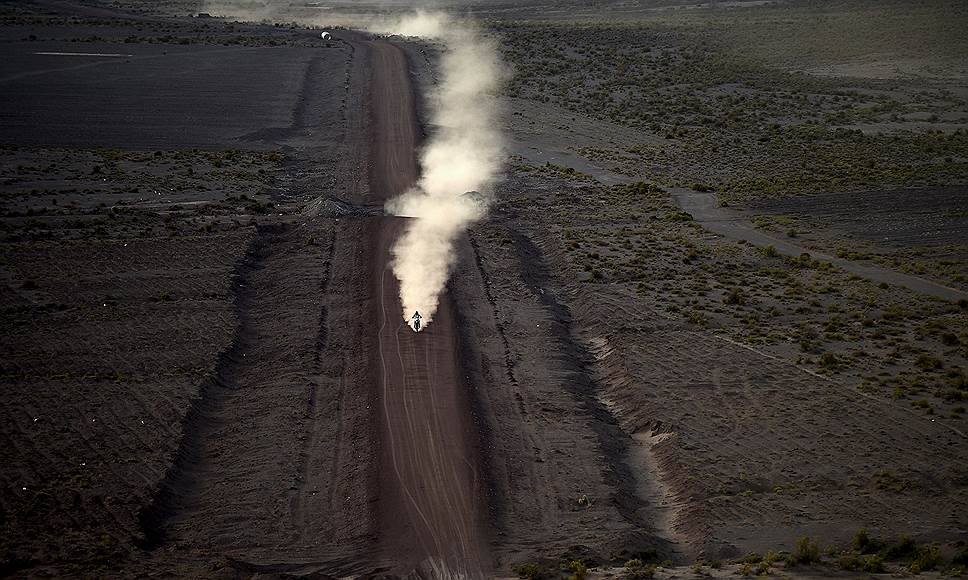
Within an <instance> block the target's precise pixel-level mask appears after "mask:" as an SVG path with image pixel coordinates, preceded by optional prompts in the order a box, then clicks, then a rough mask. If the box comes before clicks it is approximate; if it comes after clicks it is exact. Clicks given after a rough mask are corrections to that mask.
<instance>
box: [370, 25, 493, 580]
mask: <svg viewBox="0 0 968 580" xmlns="http://www.w3.org/2000/svg"><path fill="white" fill-rule="evenodd" d="M371 48H372V54H373V88H372V91H373V93H372V94H373V102H372V112H373V124H374V125H373V132H374V136H375V142H374V147H373V152H372V158H371V176H370V196H371V199H370V201H373V202H376V201H381V202H382V201H383V200H385V199H389V198H391V197H393V196H395V195H398V194H400V193H403V192H404V191H406V189H407V188H409V187H410V186H412V185H413V183H414V182H415V181H416V178H417V164H416V145H417V143H418V142H419V138H420V137H419V130H418V127H417V122H416V117H415V112H414V100H413V92H412V89H411V86H410V80H409V72H408V67H407V61H406V57H405V56H404V54H403V52H402V51H400V50H399V49H398V48H396V47H394V46H392V45H389V44H386V43H380V42H376V43H373V44H372V46H371ZM406 225H407V224H406V223H405V222H404V221H403V220H400V219H396V218H389V217H388V218H383V219H381V220H380V226H379V231H378V234H377V237H376V239H375V240H374V241H373V243H374V244H375V245H374V248H373V254H372V256H373V259H372V261H371V264H372V270H371V273H372V277H373V283H374V291H375V297H376V300H377V304H378V308H379V309H380V311H379V314H378V317H379V320H380V323H379V324H380V327H379V340H378V344H379V351H380V352H379V359H378V361H377V364H379V370H378V374H377V376H378V379H379V383H380V385H379V387H380V388H379V399H380V406H381V408H380V409H378V411H377V412H378V413H382V417H383V424H382V441H383V451H382V455H381V460H380V461H381V468H380V477H381V482H380V490H381V498H380V520H381V526H380V527H381V533H382V534H383V545H384V547H385V549H386V551H387V557H388V559H390V560H391V561H394V562H396V563H397V566H398V567H399V570H398V571H399V572H401V573H404V574H405V573H407V572H409V571H412V570H414V569H421V570H423V571H424V572H425V573H427V574H430V575H432V576H434V577H442V578H446V577H452V576H456V575H460V576H461V577H467V578H477V577H484V576H485V573H486V572H487V571H488V568H489V557H488V556H487V541H486V519H485V516H484V514H485V512H484V509H483V503H484V502H483V493H482V489H483V487H482V481H481V474H480V472H479V469H478V465H479V461H478V449H477V444H478V443H477V442H478V434H477V432H476V427H475V424H474V422H473V420H472V416H471V405H470V402H469V399H468V391H467V387H466V385H465V384H464V382H463V380H462V374H461V371H460V361H459V355H458V352H459V349H458V347H459V344H458V333H457V328H456V324H455V321H454V311H453V304H452V302H451V299H450V297H449V296H447V295H445V296H444V297H443V299H442V302H441V304H440V308H439V310H438V311H437V315H436V316H435V320H434V324H433V325H432V326H430V327H428V328H427V329H426V330H425V331H423V332H421V333H415V332H413V331H412V330H411V329H410V327H409V326H407V324H406V323H405V322H404V320H403V318H402V316H401V305H400V299H399V287H398V282H397V279H396V278H395V276H394V275H393V271H392V269H391V254H390V250H391V248H392V245H393V242H394V241H395V240H396V239H397V237H398V236H399V234H400V233H401V232H402V231H403V228H404V227H406Z"/></svg>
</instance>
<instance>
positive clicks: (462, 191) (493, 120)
mask: <svg viewBox="0 0 968 580" xmlns="http://www.w3.org/2000/svg"><path fill="white" fill-rule="evenodd" d="M201 8H202V10H203V11H208V12H209V13H211V14H213V15H219V16H227V17H231V18H239V19H245V20H255V21H258V20H274V21H290V22H301V23H303V24H308V25H320V24H323V22H321V20H322V18H325V19H326V23H327V24H330V25H334V24H339V25H344V26H351V27H355V28H363V29H366V30H368V31H370V32H373V33H377V34H394V35H400V36H408V37H419V38H422V39H426V40H429V41H434V42H439V43H440V44H441V45H442V46H443V51H442V55H441V62H440V75H439V79H440V80H439V84H438V86H437V87H436V88H435V89H434V92H433V94H432V95H429V97H430V98H429V102H430V103H431V110H432V113H431V119H430V124H431V125H432V126H433V127H434V131H433V133H432V134H431V136H430V138H429V140H428V141H427V143H426V144H425V146H424V148H423V150H422V151H421V154H420V165H421V177H420V180H419V181H418V183H417V184H416V185H415V186H414V187H413V188H412V189H411V190H410V191H408V192H406V193H405V194H403V195H402V196H400V197H398V198H396V199H394V200H391V201H390V202H389V203H388V204H387V206H386V209H387V211H388V213H391V214H393V215H397V216H405V217H409V218H412V219H411V220H408V223H407V226H406V228H405V230H404V233H403V235H402V236H401V237H400V239H399V240H398V241H397V242H396V243H395V245H394V246H393V249H392V252H393V264H392V265H393V272H394V274H395V275H396V277H397V279H398V280H399V281H400V300H401V302H402V304H403V318H404V320H405V321H407V322H408V323H409V324H411V326H413V323H412V320H411V317H413V314H414V313H415V312H419V313H420V315H421V317H422V318H423V326H422V327H421V329H422V328H425V327H426V325H427V324H428V323H430V322H431V321H432V320H433V317H434V314H435V313H436V311H437V305H438V302H439V299H440V295H441V293H442V292H443V291H444V286H445V285H446V284H447V280H448V278H449V277H450V274H451V270H452V268H453V265H454V261H455V257H456V255H455V243H456V240H457V238H458V236H459V235H460V234H461V232H463V231H464V230H465V229H466V228H467V227H468V226H469V225H470V224H471V223H473V222H474V221H476V220H479V219H481V218H482V217H483V216H484V215H485V213H486V211H487V206H488V202H489V198H490V196H489V192H490V189H491V186H492V184H493V182H494V180H495V179H496V178H497V176H498V175H499V174H500V170H501V164H502V160H503V157H504V156H503V154H502V140H501V134H500V131H499V129H498V124H499V123H498V121H499V118H498V117H499V112H500V110H499V101H498V99H497V96H496V94H497V92H498V89H499V88H500V86H501V84H502V83H503V82H504V80H505V78H506V76H507V69H506V67H505V66H504V65H503V64H502V62H501V60H500V57H499V54H500V53H499V51H498V50H497V48H498V47H497V46H496V44H495V42H494V41H493V40H492V39H490V38H488V37H486V36H485V35H484V34H482V32H481V30H480V29H479V28H478V27H477V26H476V25H475V23H474V22H472V21H470V20H466V19H458V18H455V17H453V16H451V15H449V14H446V13H443V12H437V11H434V12H431V11H425V10H416V11H415V12H413V13H411V14H409V15H405V16H398V17H389V16H379V15H375V14H370V15H365V14H353V15H349V14H340V12H339V11H332V12H329V11H328V12H327V14H326V15H325V16H320V15H315V16H307V15H306V14H304V13H300V12H299V11H297V10H294V9H293V7H292V6H285V7H282V6H280V7H277V6H276V5H273V4H271V3H268V2H258V1H240V0H204V1H203V2H202V4H201ZM415 330H416V329H415Z"/></svg>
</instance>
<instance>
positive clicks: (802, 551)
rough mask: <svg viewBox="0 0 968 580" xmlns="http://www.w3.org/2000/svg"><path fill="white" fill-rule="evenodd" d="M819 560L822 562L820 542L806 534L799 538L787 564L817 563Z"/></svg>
mask: <svg viewBox="0 0 968 580" xmlns="http://www.w3.org/2000/svg"><path fill="white" fill-rule="evenodd" d="M818 562H820V544H818V543H817V542H816V541H815V540H811V539H810V536H804V537H802V538H800V539H799V540H797V545H796V548H794V550H793V553H792V554H790V556H789V557H788V558H787V564H789V565H790V566H798V565H800V564H816V563H818Z"/></svg>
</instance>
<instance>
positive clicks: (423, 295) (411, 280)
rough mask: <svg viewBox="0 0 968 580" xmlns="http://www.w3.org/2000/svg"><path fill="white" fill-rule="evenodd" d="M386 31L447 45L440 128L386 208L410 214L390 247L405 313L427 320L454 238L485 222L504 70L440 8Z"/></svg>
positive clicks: (491, 50)
mask: <svg viewBox="0 0 968 580" xmlns="http://www.w3.org/2000/svg"><path fill="white" fill-rule="evenodd" d="M387 31H388V32H393V33H396V34H401V35H405V36H419V37H422V38H428V39H433V40H438V41H440V42H442V43H443V46H444V51H443V54H442V56H441V63H440V67H441V71H440V85H439V86H438V87H437V89H436V92H435V94H434V95H433V96H432V110H433V113H432V119H431V125H433V126H434V127H435V132H434V133H433V134H432V135H431V137H430V139H429V141H428V143H427V144H426V145H425V146H424V148H423V151H422V152H421V155H420V165H421V177H420V180H419V181H418V183H417V184H416V186H415V187H414V188H413V189H411V190H410V191H408V192H406V193H405V194H403V195H402V196H400V197H398V198H396V199H394V200H391V201H390V202H389V203H388V204H387V210H388V211H389V212H390V213H392V214H394V215H398V216H406V217H411V218H413V219H412V220H410V222H409V223H408V225H407V227H406V230H405V231H404V233H403V235H402V236H401V237H400V239H399V240H398V241H397V243H396V244H395V245H394V247H393V272H394V274H395V275H396V276H397V278H398V279H399V280H400V300H401V302H402V304H403V318H404V320H406V321H408V322H409V321H410V318H411V316H413V313H414V312H420V314H421V315H422V316H423V321H424V325H426V324H427V323H429V322H430V321H431V320H433V316H434V313H435V312H436V311H437V303H438V300H439V297H440V294H441V292H443V290H444V286H445V285H446V283H447V279H448V277H449V276H450V271H451V268H452V267H453V265H454V260H455V247H454V246H455V241H456V239H457V237H458V235H459V234H460V233H461V232H463V231H464V230H465V229H466V228H467V226H468V225H470V224H471V223H473V222H474V221H476V220H479V219H481V218H482V217H483V216H484V215H485V213H486V211H487V205H488V201H489V192H490V189H491V185H492V184H493V182H494V181H495V179H496V178H497V176H498V175H499V173H500V169H501V164H502V161H503V153H502V140H501V134H500V132H499V129H498V116H499V106H498V100H497V97H496V93H497V90H498V89H499V88H500V85H501V83H502V82H503V80H504V78H505V75H506V69H505V67H504V66H503V65H502V64H501V61H500V58H499V56H498V54H499V53H498V51H497V47H496V45H495V44H494V42H493V41H492V40H490V39H488V38H486V37H484V36H483V35H482V34H481V32H480V31H479V30H478V29H477V27H476V26H475V25H474V24H473V23H471V22H466V21H458V20H455V19H453V18H451V17H450V16H448V15H446V14H443V13H439V12H438V13H428V12H422V11H418V12H417V13H416V14H414V15H412V16H409V17H404V18H402V19H400V20H398V21H396V22H392V23H389V24H388V29H387Z"/></svg>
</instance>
